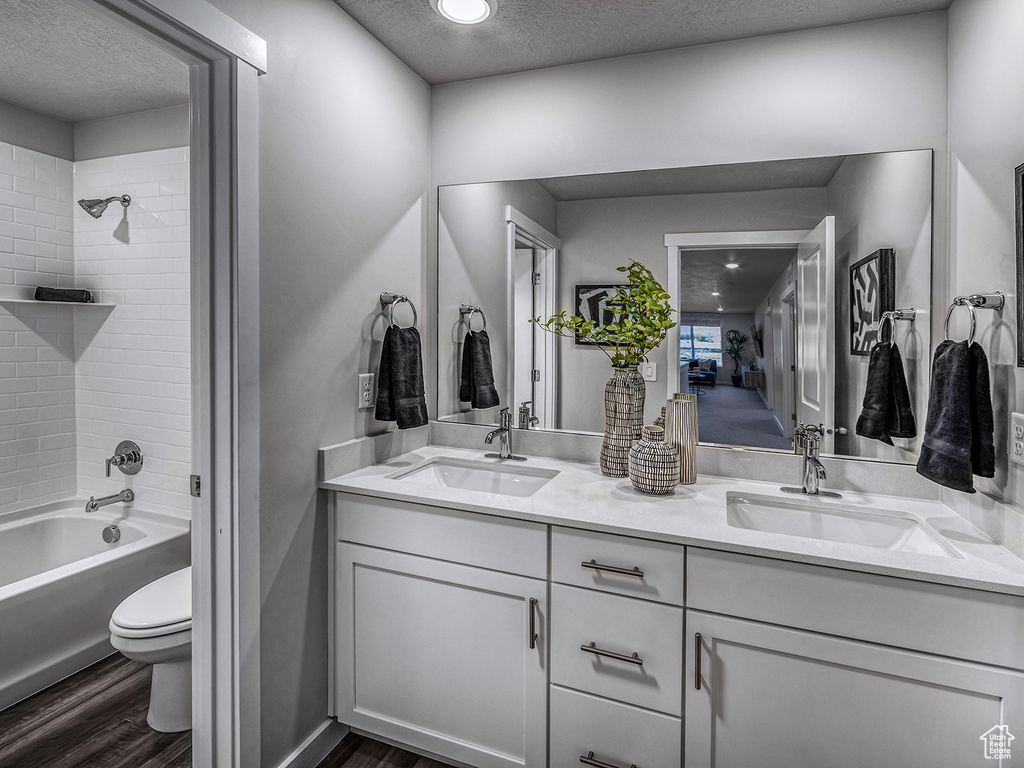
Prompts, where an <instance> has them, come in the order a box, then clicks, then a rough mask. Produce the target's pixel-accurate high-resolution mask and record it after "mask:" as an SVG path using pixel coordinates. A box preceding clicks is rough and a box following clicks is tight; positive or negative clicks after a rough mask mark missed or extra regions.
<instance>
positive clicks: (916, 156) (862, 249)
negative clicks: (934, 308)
mask: <svg viewBox="0 0 1024 768" xmlns="http://www.w3.org/2000/svg"><path fill="white" fill-rule="evenodd" d="M931 191H932V154H931V152H928V151H921V152H890V153H882V154H876V155H857V156H854V157H850V158H848V159H847V160H846V161H845V162H844V163H843V165H842V167H841V168H840V169H839V171H838V172H837V173H836V175H835V176H834V177H833V178H832V181H831V183H830V184H829V186H828V212H829V213H830V214H833V215H835V217H836V370H835V380H836V426H843V427H846V428H847V429H848V430H849V434H848V435H846V436H837V437H836V453H842V454H844V455H849V456H865V457H873V458H880V459H885V460H888V461H903V462H908V461H909V462H915V461H916V460H917V454H918V453H919V452H920V450H921V438H922V435H923V433H924V424H925V414H926V412H927V406H928V379H929V367H930V360H931V353H932V349H933V347H934V345H933V344H932V341H931V329H930V325H931V319H932V316H931V314H929V313H928V312H927V310H926V308H927V307H928V305H929V300H930V295H931V263H932V248H931V245H932V208H931V201H932V195H931ZM879 248H893V249H895V251H896V307H898V308H910V307H914V308H917V309H925V311H923V312H922V313H921V315H920V316H919V317H918V318H917V319H916V320H915V322H913V323H909V322H897V323H896V342H897V344H898V346H899V348H900V355H901V356H902V358H903V366H904V371H905V373H906V376H907V385H908V387H909V389H910V398H911V402H912V403H913V405H914V415H915V418H916V420H917V427H918V436H917V438H915V439H912V440H911V439H901V438H894V441H893V442H894V443H895V445H894V446H888V445H886V444H885V443H883V442H881V441H880V440H871V439H868V438H865V437H859V436H858V435H857V434H856V432H855V430H854V428H855V426H856V424H857V418H858V417H859V415H860V412H861V406H862V404H863V401H864V390H865V388H866V384H867V375H868V360H869V358H868V357H861V356H855V355H851V354H850V265H851V264H854V263H856V262H858V261H860V260H861V259H863V258H864V257H865V256H869V255H870V254H872V253H874V252H875V251H877V250H878V249H879ZM940 312H941V310H940Z"/></svg>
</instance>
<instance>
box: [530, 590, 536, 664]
mask: <svg viewBox="0 0 1024 768" xmlns="http://www.w3.org/2000/svg"><path fill="white" fill-rule="evenodd" d="M536 613H537V598H535V597H531V598H530V650H531V651H532V650H533V649H534V648H536V647H537V615H536Z"/></svg>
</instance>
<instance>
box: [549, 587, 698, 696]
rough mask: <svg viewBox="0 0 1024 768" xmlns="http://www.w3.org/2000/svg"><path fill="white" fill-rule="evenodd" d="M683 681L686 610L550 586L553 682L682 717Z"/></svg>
mask: <svg viewBox="0 0 1024 768" xmlns="http://www.w3.org/2000/svg"><path fill="white" fill-rule="evenodd" d="M591 643H593V644H594V645H595V646H596V649H598V650H602V651H608V652H611V653H614V654H619V655H620V656H625V657H626V658H631V657H632V656H633V654H634V653H635V654H636V655H637V656H638V657H639V660H642V661H643V664H642V665H640V664H637V663H634V662H633V661H626V660H625V659H620V658H613V657H608V656H604V655H599V654H597V653H594V652H590V651H584V650H582V649H581V647H580V646H588V647H589V646H590V644H591ZM682 681H683V609H682V608H677V607H675V606H672V605H660V604H658V603H651V602H648V601H646V600H636V599H634V598H631V597H619V596H618V595H609V594H604V593H601V592H594V591H591V590H587V589H577V588H575V587H567V586H563V585H561V584H552V585H551V682H552V683H558V684H559V685H564V686H567V687H569V688H576V689H579V690H583V691H589V692H591V693H596V694H598V695H600V696H607V697H608V698H612V699H618V700H619V701H625V702H629V703H630V704H636V705H637V706H640V707H647V708H648V709H656V710H658V711H659V712H668V713H669V714H672V715H681V714H682V698H683V697H682V685H683V682H682Z"/></svg>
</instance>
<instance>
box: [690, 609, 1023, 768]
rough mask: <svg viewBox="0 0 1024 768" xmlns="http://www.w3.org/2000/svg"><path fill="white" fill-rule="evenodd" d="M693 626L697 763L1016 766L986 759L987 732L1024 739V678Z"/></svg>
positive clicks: (761, 632) (749, 767)
mask: <svg viewBox="0 0 1024 768" xmlns="http://www.w3.org/2000/svg"><path fill="white" fill-rule="evenodd" d="M686 622H687V635H688V637H689V642H688V643H687V645H688V646H689V648H688V653H689V654H690V659H689V663H688V664H687V672H686V675H687V681H686V710H685V711H686V718H685V738H684V744H685V750H686V759H685V765H686V768H710V766H719V767H720V768H820V767H822V766H828V768H864V767H865V766H899V767H900V768H938V767H940V766H942V767H944V766H949V768H971V767H972V766H976V767H978V768H982V767H984V768H989V767H991V766H998V765H1009V764H1010V763H1009V761H1005V762H1001V761H999V760H998V759H991V758H988V759H986V757H985V754H984V747H985V746H986V745H985V744H984V743H983V739H982V737H983V736H984V735H985V734H986V733H989V732H990V731H992V730H993V729H994V728H997V727H998V726H1000V725H1006V726H1007V727H1008V729H1009V732H1010V733H1011V734H1012V733H1013V731H1014V728H1015V725H1016V728H1017V729H1020V730H1021V732H1024V706H1022V703H1024V675H1022V674H1021V673H1019V672H1011V671H1008V670H1005V669H1001V668H998V667H989V666H984V665H981V664H970V663H967V662H963V661H958V660H956V659H949V658H944V657H939V656H929V655H926V654H921V653H912V652H910V651H902V650H898V649H895V648H889V647H887V646H878V645H871V644H869V643H861V642H855V641H852V640H845V639H842V638H837V637H829V636H827V635H820V634H816V633H811V632H801V631H797V630H792V629H786V628H783V627H774V626H770V625H767V624H760V623H756V622H750V621H742V620H740V619H732V618H727V617H723V616H715V615H711V614H706V613H701V612H699V611H687V613H686ZM979 631H983V630H979ZM698 658H699V662H698ZM698 667H699V669H698ZM698 673H699V674H698ZM698 679H699V682H700V688H699V689H698V688H697V682H698Z"/></svg>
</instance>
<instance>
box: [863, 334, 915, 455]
mask: <svg viewBox="0 0 1024 768" xmlns="http://www.w3.org/2000/svg"><path fill="white" fill-rule="evenodd" d="M892 350H893V347H892V346H891V345H890V344H888V343H887V342H886V343H878V344H875V346H874V347H872V348H871V357H870V359H869V362H868V384H867V388H866V389H865V390H864V404H863V407H862V408H861V412H860V418H858V419H857V427H856V430H855V431H856V432H857V434H858V435H860V436H861V437H869V438H871V439H872V440H881V441H882V442H883V443H888V444H889V445H892V439H891V438H890V437H889V404H890V401H891V399H892V398H891V393H892ZM900 367H901V369H902V364H901V366H900ZM903 386H904V387H906V382H904V384H903Z"/></svg>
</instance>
